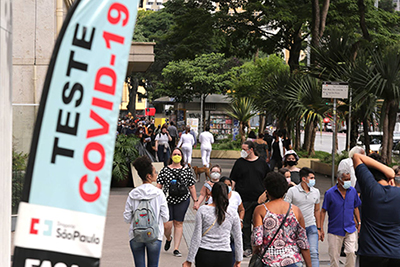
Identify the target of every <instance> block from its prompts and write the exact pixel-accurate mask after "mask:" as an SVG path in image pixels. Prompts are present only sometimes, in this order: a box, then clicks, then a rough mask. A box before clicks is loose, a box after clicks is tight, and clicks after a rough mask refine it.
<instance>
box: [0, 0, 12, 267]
mask: <svg viewBox="0 0 400 267" xmlns="http://www.w3.org/2000/svg"><path fill="white" fill-rule="evenodd" d="M11 3H12V1H11V0H0V203H1V204H0V225H1V227H0V266H10V259H11V258H10V255H11V165H12V164H11V160H12V157H11V151H12V142H11V141H12V132H11V129H12V106H11V90H12V88H11V82H12V81H11V75H12V56H11V55H12V49H11V48H12V41H11V40H12V27H11V26H12V20H11V18H12V5H11Z"/></svg>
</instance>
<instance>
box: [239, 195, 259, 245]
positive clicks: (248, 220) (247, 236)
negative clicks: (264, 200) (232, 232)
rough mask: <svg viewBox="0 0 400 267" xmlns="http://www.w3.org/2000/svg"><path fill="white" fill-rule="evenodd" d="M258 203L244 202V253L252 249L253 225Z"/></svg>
mask: <svg viewBox="0 0 400 267" xmlns="http://www.w3.org/2000/svg"><path fill="white" fill-rule="evenodd" d="M257 205H258V203H257V201H253V202H248V201H246V202H245V201H243V206H244V210H245V212H244V218H243V229H242V232H243V251H244V250H246V249H251V224H252V221H253V213H254V209H255V208H256V207H257Z"/></svg>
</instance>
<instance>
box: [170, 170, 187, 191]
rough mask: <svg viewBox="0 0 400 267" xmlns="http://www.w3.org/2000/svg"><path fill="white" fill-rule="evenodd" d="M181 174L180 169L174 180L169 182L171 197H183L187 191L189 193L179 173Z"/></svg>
mask: <svg viewBox="0 0 400 267" xmlns="http://www.w3.org/2000/svg"><path fill="white" fill-rule="evenodd" d="M181 174H182V171H180V173H179V175H178V177H177V178H175V179H174V180H175V182H174V183H172V181H173V180H172V181H171V183H170V185H169V195H170V196H172V197H183V196H185V195H186V194H187V193H189V190H188V188H187V186H186V184H185V183H183V182H182V180H181V177H180V175H181Z"/></svg>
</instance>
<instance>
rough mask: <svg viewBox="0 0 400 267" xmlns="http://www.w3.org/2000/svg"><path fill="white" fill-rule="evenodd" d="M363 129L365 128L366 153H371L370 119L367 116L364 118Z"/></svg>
mask: <svg viewBox="0 0 400 267" xmlns="http://www.w3.org/2000/svg"><path fill="white" fill-rule="evenodd" d="M363 130H364V145H365V154H366V155H369V135H368V132H369V121H368V119H367V118H364V119H363Z"/></svg>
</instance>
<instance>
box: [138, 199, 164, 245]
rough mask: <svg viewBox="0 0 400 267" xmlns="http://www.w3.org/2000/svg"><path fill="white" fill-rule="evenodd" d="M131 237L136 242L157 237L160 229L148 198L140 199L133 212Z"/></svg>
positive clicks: (153, 239)
mask: <svg viewBox="0 0 400 267" xmlns="http://www.w3.org/2000/svg"><path fill="white" fill-rule="evenodd" d="M132 226H133V239H134V240H135V241H136V242H140V243H147V242H153V241H155V240H157V239H158V235H159V232H160V230H159V229H158V222H157V220H156V217H155V214H154V210H153V208H152V207H151V205H150V199H143V200H140V202H139V206H138V207H137V209H136V210H135V211H134V212H133V222H132Z"/></svg>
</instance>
